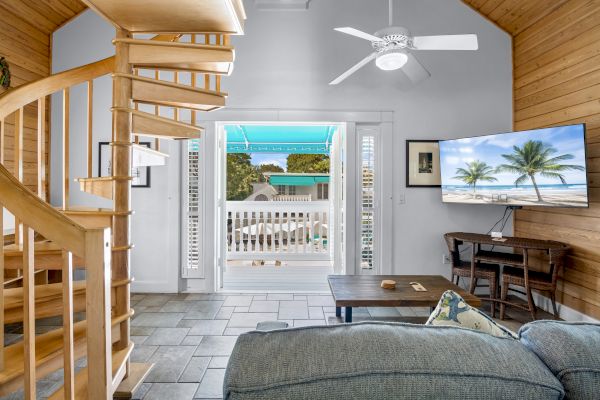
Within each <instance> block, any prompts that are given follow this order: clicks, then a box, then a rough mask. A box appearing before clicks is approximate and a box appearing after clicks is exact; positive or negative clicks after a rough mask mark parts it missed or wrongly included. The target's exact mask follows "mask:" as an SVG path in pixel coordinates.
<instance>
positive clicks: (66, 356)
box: [0, 0, 245, 399]
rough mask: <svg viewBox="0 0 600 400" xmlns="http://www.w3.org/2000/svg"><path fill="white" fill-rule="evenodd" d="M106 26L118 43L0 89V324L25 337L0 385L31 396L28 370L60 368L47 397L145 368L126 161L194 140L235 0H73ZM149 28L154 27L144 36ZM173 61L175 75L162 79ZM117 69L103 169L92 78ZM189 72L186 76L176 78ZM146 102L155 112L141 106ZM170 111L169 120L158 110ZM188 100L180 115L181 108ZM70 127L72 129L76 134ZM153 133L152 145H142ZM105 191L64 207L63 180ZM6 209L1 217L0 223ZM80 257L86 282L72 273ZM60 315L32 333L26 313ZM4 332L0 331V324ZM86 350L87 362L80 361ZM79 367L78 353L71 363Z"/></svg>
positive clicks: (111, 382)
mask: <svg viewBox="0 0 600 400" xmlns="http://www.w3.org/2000/svg"><path fill="white" fill-rule="evenodd" d="M83 2H84V3H85V4H86V5H87V6H88V7H89V8H91V9H92V10H94V11H95V12H97V13H98V14H100V15H101V16H102V17H104V18H105V19H107V20H108V21H109V22H110V23H112V24H113V25H114V26H115V29H116V35H115V39H114V41H113V44H114V46H115V55H114V56H113V57H110V58H107V59H104V60H100V61H97V62H94V63H92V64H89V65H85V66H81V67H78V68H74V69H72V70H69V71H65V72H61V73H58V74H55V75H52V76H49V77H47V78H44V79H41V80H38V81H34V82H31V83H29V84H26V85H22V86H20V87H18V88H15V89H11V90H9V91H7V92H5V93H4V94H3V95H1V96H0V135H1V136H0V155H1V156H0V206H1V207H3V208H4V209H5V210H7V211H8V212H9V213H10V214H12V215H13V216H14V218H15V224H14V234H12V235H4V245H3V246H0V274H1V275H2V277H3V278H4V284H3V285H0V290H1V291H2V293H0V301H1V302H2V304H1V306H0V311H1V312H0V325H2V326H3V327H6V326H7V325H9V324H10V325H11V326H21V324H22V333H23V335H22V340H18V341H17V342H14V343H12V344H9V345H4V346H3V347H2V354H0V396H5V395H8V394H11V393H13V392H15V391H17V390H22V391H23V396H24V397H25V398H26V399H35V398H36V382H37V381H38V380H39V379H41V378H43V377H45V376H47V375H48V374H50V373H52V372H55V371H58V370H61V369H62V371H63V378H64V384H63V386H62V387H61V388H60V389H59V390H58V391H56V392H55V393H54V394H53V395H52V396H51V397H50V398H51V399H62V398H64V399H84V398H86V399H108V398H112V397H119V398H128V397H131V394H132V393H133V392H134V391H135V389H136V388H137V387H138V385H139V384H140V383H141V382H142V381H143V379H144V377H145V376H146V374H147V373H148V371H149V370H150V368H151V367H152V366H151V365H148V364H138V363H132V362H130V355H131V352H132V350H133V343H132V342H131V340H130V332H129V331H130V328H129V325H130V324H129V323H130V319H131V317H132V316H133V314H134V310H133V309H132V308H131V307H130V284H131V282H132V277H131V273H130V252H131V250H132V248H133V243H131V238H130V223H131V219H132V214H133V211H134V210H132V209H131V182H132V176H131V171H132V167H136V166H152V167H154V166H160V165H164V164H165V163H166V162H167V159H168V154H165V153H163V152H161V150H160V141H161V140H188V139H194V138H198V137H199V136H200V134H201V133H202V128H201V127H200V126H198V123H199V122H201V121H200V119H201V113H202V112H209V111H213V110H216V109H219V108H222V107H223V106H225V101H226V98H227V94H226V93H224V92H222V90H221V77H222V76H226V75H228V74H229V73H231V71H232V68H233V62H234V49H233V48H232V47H231V45H230V35H239V34H243V22H244V19H245V14H244V9H243V5H242V2H241V0H172V1H162V2H160V1H158V2H157V1H152V2H148V1H144V0H128V1H120V0H83ZM149 34H151V35H149ZM161 71H170V73H169V75H170V76H172V77H173V79H172V80H171V81H166V80H162V79H160V77H161V75H160V72H161ZM105 75H111V76H112V79H113V104H112V108H111V111H112V115H113V132H112V140H111V152H112V168H111V174H110V176H101V177H98V176H93V174H92V167H91V162H92V146H91V143H92V142H93V132H92V121H93V118H94V112H93V110H94V108H93V88H94V80H95V79H97V78H99V77H101V76H105ZM183 76H186V77H189V79H187V78H186V80H187V81H188V84H184V83H182V80H183V79H180V78H181V77H183ZM81 84H83V85H87V94H88V96H87V99H88V104H87V115H86V118H87V125H88V129H87V132H86V135H87V143H88V145H87V146H86V147H87V148H86V149H71V148H70V146H69V138H70V135H71V134H72V132H71V130H70V126H69V119H70V110H71V107H70V90H71V88H72V87H73V86H75V85H81ZM53 93H62V99H63V100H62V113H63V124H62V125H63V126H62V138H63V146H62V166H61V169H62V176H63V179H62V181H61V186H62V205H61V206H59V207H53V206H51V205H50V204H49V203H48V202H47V200H48V198H49V196H48V193H47V189H46V187H47V182H46V176H47V171H46V165H47V162H46V160H45V153H46V149H45V148H44V142H45V141H44V140H43V137H45V134H46V132H47V129H48V126H47V116H46V109H47V101H48V100H47V99H48V96H50V95H51V94H53ZM32 105H33V106H37V137H38V141H37V142H38V144H37V153H38V163H37V166H36V167H35V168H36V169H37V170H36V174H37V185H36V188H37V189H36V191H35V192H33V191H31V190H30V189H28V188H27V187H26V184H25V182H24V173H23V172H24V169H26V168H31V167H30V166H28V165H24V163H23V150H24V145H25V144H26V143H24V140H23V137H24V129H25V128H24V120H25V113H24V109H25V108H26V107H32ZM148 109H154V112H148ZM165 109H167V110H172V111H171V112H169V114H171V115H172V116H173V118H167V117H164V116H163V115H165V114H166V113H165V112H161V110H165ZM182 109H186V110H190V116H191V118H190V120H189V121H185V122H184V121H181V118H180V110H182ZM9 121H10V122H14V141H15V142H14V146H13V147H14V154H12V157H11V160H12V161H11V165H10V166H11V167H12V168H10V169H9V168H8V163H5V161H6V160H5V157H4V155H5V151H4V150H5V149H4V143H5V135H4V134H5V131H6V127H7V125H8V122H9ZM77 134H79V133H77ZM140 137H150V138H154V139H155V142H154V143H155V144H154V148H152V149H149V148H147V147H145V146H141V145H139V138H140ZM73 150H76V151H81V152H86V154H87V164H88V168H87V175H86V174H85V171H83V175H86V176H78V177H70V176H69V154H70V152H71V151H73ZM75 183H77V184H78V185H79V188H80V190H82V191H85V192H87V193H91V194H93V195H96V196H101V197H103V198H106V199H110V200H112V204H113V206H112V208H106V209H98V208H91V207H85V206H72V205H71V204H70V201H69V194H70V189H71V184H75ZM5 223H6V221H4V220H3V213H0V227H2V231H3V232H5V229H4V228H5ZM76 269H81V270H83V271H85V272H84V275H85V280H74V271H75V270H76ZM48 317H61V319H62V328H60V329H54V330H51V331H48V332H44V333H41V334H36V321H37V320H39V319H41V318H48ZM0 336H1V337H0V339H1V341H2V343H4V342H5V341H4V339H5V338H4V329H2V330H0ZM83 358H85V359H86V366H85V367H84V368H76V362H77V361H78V360H81V359H83ZM77 365H79V364H77Z"/></svg>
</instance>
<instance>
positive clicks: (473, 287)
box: [470, 278, 478, 294]
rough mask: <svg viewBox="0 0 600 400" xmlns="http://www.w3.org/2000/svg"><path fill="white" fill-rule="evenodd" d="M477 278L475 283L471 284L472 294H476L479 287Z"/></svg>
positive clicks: (474, 280)
mask: <svg viewBox="0 0 600 400" xmlns="http://www.w3.org/2000/svg"><path fill="white" fill-rule="evenodd" d="M477 280H478V279H477V278H475V279H473V285H472V286H471V290H470V292H471V294H475V289H476V288H477Z"/></svg>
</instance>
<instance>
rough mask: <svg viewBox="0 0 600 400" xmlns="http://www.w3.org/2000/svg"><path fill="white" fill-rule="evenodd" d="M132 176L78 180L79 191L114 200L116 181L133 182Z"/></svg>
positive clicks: (76, 180)
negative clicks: (114, 183)
mask: <svg viewBox="0 0 600 400" xmlns="http://www.w3.org/2000/svg"><path fill="white" fill-rule="evenodd" d="M131 179H132V178H131V177H130V176H124V177H118V176H117V177H115V176H100V177H94V178H76V179H75V182H78V183H79V189H80V190H81V191H83V192H86V193H89V194H93V195H96V196H100V197H104V198H106V199H109V200H113V182H114V181H116V180H131Z"/></svg>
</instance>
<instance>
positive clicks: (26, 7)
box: [0, 0, 86, 35]
mask: <svg viewBox="0 0 600 400" xmlns="http://www.w3.org/2000/svg"><path fill="white" fill-rule="evenodd" d="M85 8H86V6H85V5H84V4H83V3H82V2H81V1H80V0H33V1H23V0H2V1H1V2H0V13H2V14H4V15H5V16H8V17H10V18H14V19H16V20H17V21H20V22H22V23H25V24H27V25H29V26H31V28H32V29H35V30H37V31H40V32H41V33H43V34H44V35H49V34H51V33H52V32H53V31H55V30H56V28H58V27H59V26H61V25H62V24H64V23H65V22H67V21H68V20H70V19H71V18H73V17H74V16H76V15H77V14H79V13H80V12H82V11H83V10H85Z"/></svg>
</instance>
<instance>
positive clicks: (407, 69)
mask: <svg viewBox="0 0 600 400" xmlns="http://www.w3.org/2000/svg"><path fill="white" fill-rule="evenodd" d="M407 55H408V61H407V62H406V64H404V66H403V67H402V69H401V71H402V72H404V73H405V74H406V76H408V79H410V80H411V81H412V82H413V83H419V82H421V81H424V80H425V79H427V78H429V77H430V76H431V74H430V73H429V71H427V69H426V68H425V67H424V66H423V65H422V64H421V63H420V62H419V60H417V59H416V57H415V56H413V55H412V54H410V53H408V54H407Z"/></svg>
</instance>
